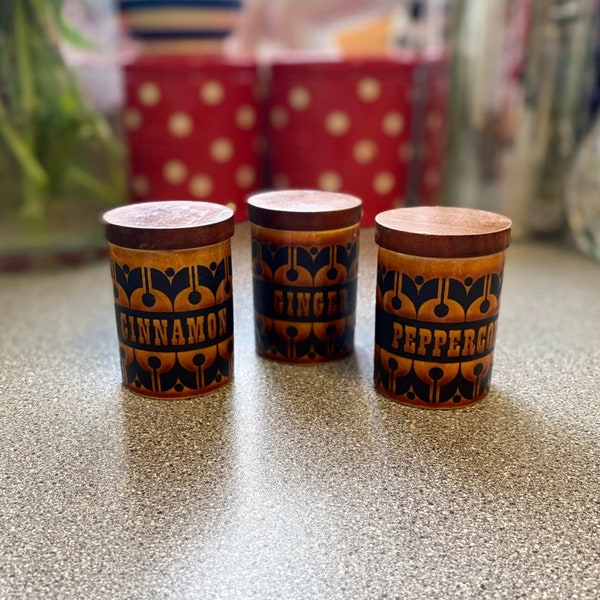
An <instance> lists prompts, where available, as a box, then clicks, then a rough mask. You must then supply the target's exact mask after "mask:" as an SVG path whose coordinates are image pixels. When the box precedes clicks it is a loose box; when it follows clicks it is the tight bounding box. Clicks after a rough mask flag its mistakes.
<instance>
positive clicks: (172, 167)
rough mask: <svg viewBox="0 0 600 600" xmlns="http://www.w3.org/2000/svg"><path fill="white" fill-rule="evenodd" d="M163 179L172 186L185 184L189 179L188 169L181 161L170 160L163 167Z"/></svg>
mask: <svg viewBox="0 0 600 600" xmlns="http://www.w3.org/2000/svg"><path fill="white" fill-rule="evenodd" d="M163 177H164V178H165V180H166V181H168V182H169V183H172V184H178V183H183V182H184V181H185V178H186V177H187V168H186V166H185V165H184V164H183V163H182V162H181V161H180V160H176V159H172V160H169V161H167V162H166V163H165V165H164V167H163Z"/></svg>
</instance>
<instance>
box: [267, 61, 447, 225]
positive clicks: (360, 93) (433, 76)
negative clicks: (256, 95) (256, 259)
mask: <svg viewBox="0 0 600 600" xmlns="http://www.w3.org/2000/svg"><path fill="white" fill-rule="evenodd" d="M446 89H447V61H446V59H445V57H443V56H436V57H425V58H423V57H418V58H417V57H415V55H414V54H410V55H403V54H402V55H394V56H389V57H382V58H375V57H372V58H353V57H350V58H331V57H330V58H325V59H324V58H323V57H320V58H314V59H311V58H307V57H306V56H304V55H300V56H293V57H289V58H285V59H280V60H277V61H275V62H274V63H273V65H272V69H271V81H270V93H269V107H268V108H269V125H268V132H269V148H270V160H269V164H270V175H271V178H272V181H271V183H272V186H273V187H274V188H276V189H285V188H313V189H322V190H327V191H332V192H345V193H349V194H353V195H356V196H358V197H360V198H362V199H363V202H364V206H363V218H362V221H361V224H362V225H373V224H374V221H375V215H376V214H377V213H379V212H381V211H383V210H386V209H390V208H393V207H399V206H405V205H410V204H435V203H437V201H438V194H439V191H440V187H441V183H442V166H443V150H444V145H445V137H446V136H445V130H446V126H445V123H446V98H447V95H446Z"/></svg>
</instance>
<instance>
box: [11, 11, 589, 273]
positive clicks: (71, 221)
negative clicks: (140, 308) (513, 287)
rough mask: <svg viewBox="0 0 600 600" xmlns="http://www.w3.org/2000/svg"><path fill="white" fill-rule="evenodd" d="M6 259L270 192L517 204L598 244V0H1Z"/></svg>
mask: <svg viewBox="0 0 600 600" xmlns="http://www.w3.org/2000/svg"><path fill="white" fill-rule="evenodd" d="M0 69H1V71H0V72H1V79H0V269H2V270H17V269H23V268H27V267H31V266H35V265H36V264H40V263H44V262H45V261H47V260H48V258H49V257H50V256H52V257H59V259H60V260H61V261H62V262H80V261H82V260H87V259H89V258H90V257H95V256H97V255H99V254H101V253H102V252H103V248H104V241H103V233H102V231H101V227H100V223H99V218H98V215H99V214H101V213H102V212H103V210H105V209H108V208H110V207H112V206H115V205H118V204H123V203H128V202H138V201H145V200H159V199H183V198H187V199H195V200H205V201H211V202H218V203H222V204H227V205H229V206H231V207H232V208H233V209H234V210H235V216H236V220H237V221H238V222H239V221H244V220H245V219H246V217H247V212H246V204H245V202H246V199H247V197H248V196H249V195H250V194H252V193H255V192H257V191H259V190H265V189H285V188H315V189H324V190H328V191H341V192H347V193H352V194H355V195H357V196H359V197H361V198H362V200H363V202H364V207H365V210H364V217H363V221H362V225H364V226H365V227H369V226H371V225H372V224H373V222H374V218H375V215H376V214H377V213H378V212H380V211H382V210H386V209H389V208H394V207H400V206H411V205H424V204H446V205H454V206H468V207H475V208H482V209H486V210H492V211H496V212H500V213H503V214H505V215H507V216H508V217H510V218H511V219H512V220H513V232H514V239H516V240H520V239H527V238H530V237H533V236H536V237H539V236H544V237H548V238H550V239H556V240H557V241H560V242H561V243H564V242H565V240H568V243H569V244H571V245H573V246H574V247H576V248H577V249H578V250H579V251H580V252H582V253H584V254H585V255H587V256H589V257H592V258H595V259H600V125H597V124H596V116H597V109H598V104H599V103H600V90H599V86H600V2H599V0H494V2H482V1H481V0H171V1H168V0H121V1H119V2H118V1H115V0H94V1H93V2H92V1H91V0H5V1H3V2H2V4H1V6H0Z"/></svg>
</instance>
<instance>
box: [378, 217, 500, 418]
mask: <svg viewBox="0 0 600 600" xmlns="http://www.w3.org/2000/svg"><path fill="white" fill-rule="evenodd" d="M510 227H511V222H510V220H509V219H507V218H506V217H504V216H501V215H498V214H495V213H490V212H486V211H481V210H474V209H468V208H454V207H439V206H438V207H425V206H424V207H411V208H400V209H395V210H389V211H385V212H382V213H380V214H379V215H377V217H376V225H375V240H376V242H377V244H378V246H379V248H378V264H377V292H376V317H375V366H374V379H375V386H376V388H377V389H378V390H379V391H380V392H381V393H383V394H384V395H386V396H388V397H390V398H392V399H394V400H397V401H399V402H401V403H403V404H409V405H412V406H418V407H423V408H456V407H462V406H467V405H469V404H472V403H474V402H477V401H478V400H481V399H482V398H483V397H484V396H485V395H486V393H487V392H488V390H489V387H490V379H491V375H492V362H493V354H494V345H495V340H496V331H497V324H498V311H499V307H500V290H501V287H502V279H503V268H504V251H505V249H506V248H507V247H508V245H509V242H510Z"/></svg>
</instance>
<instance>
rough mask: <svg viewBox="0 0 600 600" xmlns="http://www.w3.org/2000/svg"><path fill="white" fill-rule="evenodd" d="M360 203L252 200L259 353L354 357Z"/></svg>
mask: <svg viewBox="0 0 600 600" xmlns="http://www.w3.org/2000/svg"><path fill="white" fill-rule="evenodd" d="M361 205H362V202H361V200H360V199H359V198H356V197H354V196H349V195H347V194H338V193H333V192H322V191H316V190H282V191H276V192H266V193H262V194H256V195H254V196H251V197H250V199H249V200H248V215H249V219H250V221H251V223H252V225H251V233H252V275H253V291H254V323H255V335H256V350H257V352H258V354H260V355H262V356H266V357H269V358H273V359H276V360H281V361H288V362H295V363H314V362H321V361H326V360H331V359H335V358H340V357H342V356H345V355H347V354H349V353H350V352H352V350H353V348H354V325H355V317H356V283H357V275H358V240H359V221H360V217H361Z"/></svg>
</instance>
